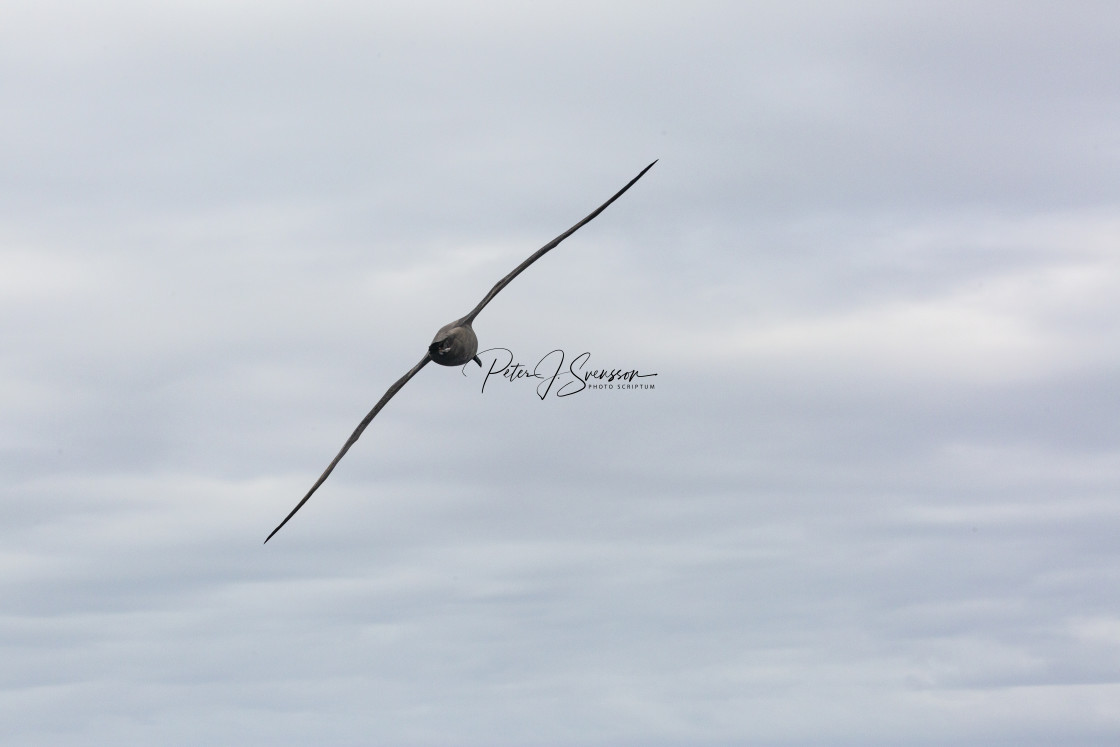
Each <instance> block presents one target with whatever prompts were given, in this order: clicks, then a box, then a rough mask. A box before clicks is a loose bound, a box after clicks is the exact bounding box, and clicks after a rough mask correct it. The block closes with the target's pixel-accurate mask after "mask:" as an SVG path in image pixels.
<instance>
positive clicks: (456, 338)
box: [264, 161, 657, 542]
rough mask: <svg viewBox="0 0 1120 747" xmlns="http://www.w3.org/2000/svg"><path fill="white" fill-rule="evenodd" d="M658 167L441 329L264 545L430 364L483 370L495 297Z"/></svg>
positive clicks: (525, 262)
mask: <svg viewBox="0 0 1120 747" xmlns="http://www.w3.org/2000/svg"><path fill="white" fill-rule="evenodd" d="M654 163H657V161H654V162H653V163H651V164H650V165H649V166H646V167H645V168H644V169H642V171H641V173H639V174H638V175H637V176H636V177H634V178H633V179H631V180H630V182H629V183H628V184H627V185H626V186H625V187H623V188H622V189H620V190H619V191H618V192H616V193H615V195H614V196H613V197H611V198H610V199H609V200H607V201H606V202H604V203H603V204H602V205H600V206H599V207H598V208H596V209H595V210H594V211H592V213H591V214H590V215H588V216H587V217H586V218H584V219H583V220H581V221H580V222H579V223H577V224H575V225H574V226H572V227H571V228H569V229H568V230H567V231H565V232H564V233H562V234H560V235H559V236H557V237H556V238H555V239H553V240H552V241H550V242H548V243H547V244H545V245H544V246H542V247H541V248H540V249H538V250H537V251H536V252H534V253H533V254H532V255H531V256H530V257H529V258H528V259H526V260H525V261H524V262H522V263H521V264H519V265H518V266H517V267H515V268H514V270H513V272H511V273H509V274H508V275H506V276H505V277H504V278H502V279H501V280H499V281H498V282H497V283H495V285H494V287H493V288H491V289H490V292H489V293H487V294H486V296H485V297H484V298H483V299H482V301H480V302H479V304H478V306H475V307H474V309H472V310H471V312H470V313H469V314H467V315H466V316H464V317H462V318H461V319H456V320H455V321H453V322H451V323H449V324H446V325H444V326H443V327H440V330H439V331H438V332H436V336H435V338H434V339H433V340H432V343H431V345H429V346H428V352H427V353H425V354H424V357H423V358H421V359H420V362H419V363H417V364H416V365H415V366H413V367H412V369H411V370H409V372H408V373H406V374H405V375H404V376H402V377H401V378H400V379H398V380H397V382H396V383H395V384H393V385H392V386H391V387H389V390H388V391H387V392H385V394H384V395H383V396H382V397H381V399H380V400H378V402H377V404H376V405H374V406H373V409H372V410H370V411H369V414H367V415H366V416H365V418H364V419H363V420H362V422H361V423H359V424H358V427H357V428H355V429H354V432H353V433H352V434H351V435H350V438H349V439H348V440H347V441H346V443H345V444H344V445H343V447H342V450H341V451H339V452H338V454H337V455H336V456H335V458H334V459H333V460H332V461H331V463H330V464H329V465H327V468H326V470H324V471H323V474H322V475H320V476H319V479H318V480H316V481H315V484H314V485H312V486H311V489H310V490H308V491H307V494H306V495H305V496H304V497H303V500H301V501H300V502H299V503H298V504H296V507H295V508H293V509H292V510H291V513H289V514H288V515H287V516H286V517H284V520H283V521H282V522H280V524H279V526H277V527H276V528H275V529H273V530H272V533H271V534H269V535H268V537H266V538H265V540H264V541H265V542H268V541H269V540H270V539H272V537H273V535H275V534H276V533H277V532H279V531H280V528H281V527H283V526H284V525H285V524H287V523H288V520H289V519H291V518H292V517H293V516H295V515H296V512H297V511H299V510H300V509H301V508H302V507H303V504H305V503H307V501H308V499H309V498H311V496H312V495H313V494H314V493H315V491H316V490H318V489H319V486H320V485H322V484H323V483H324V482H325V481H326V479H327V477H328V476H329V475H330V474H331V472H332V471H333V470H334V468H335V465H337V464H338V463H339V461H341V460H342V457H343V456H344V455H345V454H346V452H347V451H349V450H350V447H351V446H353V445H354V444H355V443H356V442H357V440H358V437H359V436H361V435H362V432H363V431H365V429H366V427H367V426H368V425H369V424H370V422H371V421H372V420H373V418H374V416H376V415H377V413H379V412H380V411H381V408H382V407H384V406H385V404H386V403H387V402H388V401H389V400H390V399H392V398H393V395H395V394H396V393H397V392H398V391H400V389H401V387H403V386H404V385H405V384H407V383H408V381H409V379H411V378H412V377H413V376H415V375H416V374H417V373H418V372H419V371H420V369H421V368H423V367H424V366H426V365H427V364H428V361H435V362H436V363H438V364H440V365H441V366H461V365H464V364H466V363H470V362H471V361H474V362H475V363H478V365H479V366H481V365H482V361H480V360H479V359H478V356H477V353H478V337H477V336H476V335H475V332H474V328H473V327H472V324H473V323H474V319H475V317H476V316H478V314H479V312H481V311H482V310H483V309H484V308H485V307H486V304H488V303H490V301H491V300H492V299H493V298H494V296H496V295H498V292H499V291H501V290H502V288H505V287H506V286H507V285H509V283H510V281H512V280H513V279H514V278H515V277H517V276H518V275H520V274H521V272H522V271H523V270H525V268H527V267H528V266H529V265H531V264H533V263H534V262H536V261H537V260H538V259H540V258H541V257H542V256H544V255H545V253H546V252H548V251H549V250H551V249H554V248H555V247H556V246H557V245H558V244H559V243H560V242H561V241H563V240H564V239H566V238H568V237H569V236H571V235H572V234H573V233H575V232H576V231H577V230H579V229H580V228H581V227H582V226H584V225H585V224H587V223H590V222H591V220H592V219H594V218H595V216H597V215H598V214H599V213H601V212H603V211H604V210H606V209H607V206H609V205H610V204H611V203H612V202H614V201H615V200H617V199H618V198H619V197H621V196H622V195H623V193H625V192H626V190H628V189H630V187H632V186H634V183H635V182H637V181H638V180H639V179H641V178H642V176H643V175H644V174H645V173H646V172H647V171H649V170H650V169H651V168H653V164H654Z"/></svg>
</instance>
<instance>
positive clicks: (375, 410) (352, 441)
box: [264, 353, 431, 543]
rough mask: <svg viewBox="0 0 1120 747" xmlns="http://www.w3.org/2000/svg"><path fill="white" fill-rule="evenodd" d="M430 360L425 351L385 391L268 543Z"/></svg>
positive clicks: (268, 538)
mask: <svg viewBox="0 0 1120 747" xmlns="http://www.w3.org/2000/svg"><path fill="white" fill-rule="evenodd" d="M430 360H431V358H430V357H429V356H428V354H427V353H425V354H424V357H423V358H421V359H420V362H419V363H417V364H416V365H415V366H413V367H412V370H411V371H409V372H408V373H406V374H405V375H404V376H402V377H400V378H399V379H397V383H396V384H393V385H392V386H391V387H389V391H387V392H385V396H383V397H382V398H381V399H380V400H379V401H378V402H377V404H376V405H374V406H373V409H372V410H370V411H369V415H366V416H365V418H364V419H363V420H362V422H361V423H358V427H357V428H355V429H354V432H353V433H351V434H350V438H349V439H348V440H347V441H346V444H345V445H344V446H343V447H342V451H340V452H338V456H336V457H335V458H334V459H333V460H332V461H331V463H330V464H328V465H327V468H326V469H325V470H323V474H321V475H319V479H318V480H316V481H315V484H314V485H312V486H311V490H308V491H307V495H305V496H303V500H302V501H300V502H299V503H298V504H296V507H295V508H293V509H292V512H291V513H290V514H288V515H287V516H285V517H284V520H283V521H282V522H280V526H278V527H276V528H275V529H273V530H272V534H270V535H268V536H267V537H265V540H264V541H265V542H266V543H267V542H268V541H269V540H270V539H272V535H273V534H276V533H277V532H279V531H280V527H283V526H284V525H285V524H287V523H288V519H290V518H292V517H293V516H295V515H296V511H299V510H300V509H301V508H303V504H305V503H307V499H308V498H310V497H311V496H312V495H313V494H314V493H315V491H316V490H318V489H319V486H320V485H322V484H323V483H324V482H326V479H327V477H329V476H330V474H331V472H333V471H334V468H335V465H337V464H338V463H339V461H341V460H342V457H343V456H345V455H346V452H347V451H349V450H350V447H351V446H353V445H354V444H355V443H356V442H357V441H358V438H359V437H360V436H361V435H362V431H364V430H365V429H366V426H368V425H369V424H370V421H371V420H373V417H374V416H375V415H376V414H377V413H379V412H381V408H382V407H384V406H385V403H387V402H388V401H389V400H391V399H392V398H393V395H394V394H396V393H397V392H399V391H400V389H401V387H402V386H404V385H405V384H407V383H408V380H409V379H411V378H412V377H413V376H415V375H416V372H417V371H419V370H420V369H421V368H423V367H424V366H425V365H427V363H428V361H430Z"/></svg>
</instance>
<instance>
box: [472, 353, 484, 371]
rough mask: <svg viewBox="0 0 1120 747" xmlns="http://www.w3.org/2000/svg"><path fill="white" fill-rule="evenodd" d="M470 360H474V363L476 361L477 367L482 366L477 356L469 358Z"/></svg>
mask: <svg viewBox="0 0 1120 747" xmlns="http://www.w3.org/2000/svg"><path fill="white" fill-rule="evenodd" d="M471 360H472V361H474V362H475V363H477V364H478V367H479V368H482V361H481V360H480V359H479V357H478V356H477V355H476V356H475V357H473V358H471Z"/></svg>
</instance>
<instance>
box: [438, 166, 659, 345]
mask: <svg viewBox="0 0 1120 747" xmlns="http://www.w3.org/2000/svg"><path fill="white" fill-rule="evenodd" d="M653 163H657V161H654V162H653ZM653 163H651V164H650V165H649V166H646V167H645V168H644V169H642V173H640V174H638V175H637V176H635V177H634V178H633V179H631V180H630V183H629V184H627V185H626V186H625V187H623V188H622V189H620V190H618V192H616V193H615V195H614V197H612V198H610V199H609V200H607V201H606V202H604V203H603V204H602V205H600V206H599V207H597V208H595V210H594V211H593V212H592V213H591V215H589V216H587V217H586V218H584V219H583V220H581V221H580V222H579V223H577V224H575V225H574V226H572V227H571V228H569V229H568V230H567V231H565V232H564V233H562V234H560V235H559V236H557V237H556V238H555V239H553V240H552V241H550V242H548V243H547V244H545V245H544V246H542V247H541V248H540V249H538V250H537V251H535V252H533V256H531V257H529V259H527V260H525V261H524V262H522V263H521V264H519V265H518V266H517V268H516V269H514V271H513V272H511V273H510V274H508V275H506V276H505V277H504V278H502V279H501V280H499V281H498V282H497V284H496V285H495V286H494V287H493V288H491V289H490V292H489V293H487V294H486V298H484V299H482V301H481V302H480V303H479V304H478V306H475V307H474V310H473V311H471V313H469V314H467V315H466V316H465V317H463V318H462V319H461V320H460V323H463V324H470V323H471V322H473V321H474V318H475V317H476V316H478V312H480V311H482V310H483V309H484V308H485V307H486V304H488V303H490V301H491V300H493V298H494V296H496V295H498V292H499V291H501V289H502V288H505V287H506V286H507V285H509V284H510V281H512V280H513V279H514V278H515V277H517V276H518V275H520V274H521V273H522V271H524V269H525V268H526V267H528V266H529V265H531V264H533V263H534V262H536V261H537V260H538V259H540V258H541V257H543V256H544V255H545V253H546V252H548V250H549V249H554V248H556V246H557V245H558V244H559V243H560V242H561V241H563V240H564V239H566V238H568V237H569V236H571V235H572V234H573V233H575V232H576V231H578V230H579V229H580V228H582V227H583V226H585V225H587V224H588V223H590V222H591V221H592V220H594V218H595V216H597V215H598V214H599V213H601V212H603V211H604V210H606V209H607V207H608V206H609V205H610V204H611V203H612V202H614V201H615V200H617V199H618V198H619V197H622V195H623V194H624V193H625V192H626V190H628V189H630V188H631V187H633V186H634V182H636V181H638V180H639V179H641V178H642V176H644V175H645V173H646V172H647V171H649V170H650V169H652V168H653Z"/></svg>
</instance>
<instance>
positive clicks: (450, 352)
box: [428, 319, 482, 366]
mask: <svg viewBox="0 0 1120 747" xmlns="http://www.w3.org/2000/svg"><path fill="white" fill-rule="evenodd" d="M477 352H478V337H477V336H476V335H475V333H474V328H472V327H471V323H470V322H464V321H463V320H462V319H456V320H455V321H453V322H451V323H450V324H445V325H443V326H442V327H440V328H439V332H436V336H435V337H434V338H433V339H432V344H431V345H429V346H428V355H429V356H431V358H432V360H433V361H435V362H436V363H438V364H440V365H441V366H461V365H463V364H464V363H469V362H470V361H472V360H473V361H477V363H478V365H480V366H481V365H482V361H480V360H478V356H477V355H475V353H477Z"/></svg>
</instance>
